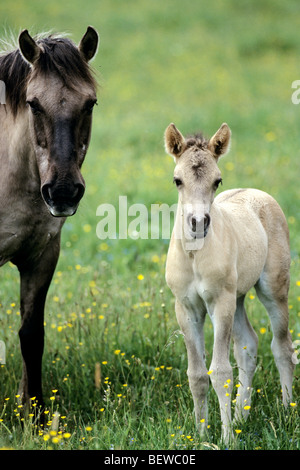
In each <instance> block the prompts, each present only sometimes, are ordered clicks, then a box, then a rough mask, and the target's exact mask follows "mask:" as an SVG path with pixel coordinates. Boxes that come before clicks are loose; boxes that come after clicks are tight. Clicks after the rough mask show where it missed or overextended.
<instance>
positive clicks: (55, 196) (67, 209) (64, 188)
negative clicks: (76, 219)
mask: <svg viewBox="0 0 300 470" xmlns="http://www.w3.org/2000/svg"><path fill="white" fill-rule="evenodd" d="M84 191H85V186H84V184H82V183H79V182H78V183H76V184H74V183H69V184H68V185H64V184H51V183H46V184H43V185H42V187H41V193H42V196H43V199H44V201H45V203H46V205H47V207H48V209H49V211H50V213H51V214H52V215H53V216H54V217H70V216H72V215H74V214H75V212H76V211H77V209H78V206H79V202H80V200H81V198H82V196H83V194H84Z"/></svg>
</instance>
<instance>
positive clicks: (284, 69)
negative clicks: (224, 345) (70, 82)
mask: <svg viewBox="0 0 300 470" xmlns="http://www.w3.org/2000/svg"><path fill="white" fill-rule="evenodd" d="M299 13H300V11H299V2H298V1H297V0H286V1H285V2H282V1H280V0H255V1H244V2H237V1H234V0H227V1H226V2H223V1H221V0H212V1H210V2H208V4H207V2H204V1H200V0H197V1H195V0H186V1H185V2H184V3H183V2H182V1H179V0H165V1H163V2H162V1H158V0H150V1H149V0H147V1H146V0H136V1H132V0H129V1H127V2H124V1H121V0H113V1H112V0H99V1H95V0H89V1H88V2H83V1H78V0H73V1H72V2H71V1H69V0H66V1H65V2H62V1H58V0H53V1H50V2H40V1H38V0H28V1H27V2H23V1H21V0H16V1H14V2H2V3H1V5H0V18H1V25H0V35H3V34H4V33H5V30H9V29H12V30H13V31H14V32H16V33H18V31H19V30H20V29H24V28H28V29H29V31H30V33H31V34H35V33H36V32H39V31H45V30H50V29H52V30H53V31H59V32H61V31H65V32H67V33H70V35H71V37H72V38H73V39H74V40H75V41H76V42H78V41H79V40H80V38H81V36H82V35H83V33H84V32H85V30H86V27H87V25H89V24H92V25H93V26H94V27H95V28H96V29H97V30H98V31H99V34H100V38H101V44H100V47H99V52H98V55H97V58H96V59H95V60H94V62H93V67H94V69H95V71H96V74H97V77H98V81H99V92H98V102H99V106H98V107H97V108H96V109H95V114H94V126H93V137H92V142H91V146H90V150H89V152H88V155H87V158H86V162H85V164H84V177H85V179H86V183H87V190H86V194H85V197H84V200H83V201H82V203H81V206H80V209H79V211H78V213H77V214H76V215H75V216H74V217H73V218H70V219H68V220H67V222H66V224H65V227H64V230H63V236H62V250H61V256H60V260H59V264H58V267H57V270H56V273H55V277H54V281H53V283H52V285H51V288H50V291H49V295H48V302H47V310H46V317H45V323H46V347H45V354H44V367H43V377H44V394H45V399H46V404H47V409H48V411H49V414H48V416H49V422H47V423H46V424H45V428H44V429H43V430H42V429H36V427H35V426H34V425H33V424H32V421H31V419H32V418H31V417H30V416H28V417H27V418H26V419H25V421H23V428H22V426H21V419H22V418H21V416H22V413H21V412H22V410H21V409H20V408H18V405H17V398H16V393H17V389H18V382H19V379H20V375H21V357H20V350H19V343H18V329H19V323H20V317H19V281H18V273H17V270H16V268H15V267H13V266H12V265H10V264H9V265H6V266H5V267H3V268H2V270H1V273H0V279H1V283H0V302H1V310H0V319H1V323H0V325H1V326H0V339H1V340H3V341H5V343H6V348H7V363H6V365H5V366H4V365H2V366H0V448H1V447H2V448H3V447H6V448H13V449H93V450H95V449H132V450H133V449H178V450H183V449H218V448H219V449H224V445H223V444H222V442H221V440H220V416H219V409H218V404H217V399H216V396H215V393H214V392H213V390H212V389H211V391H210V394H209V407H210V408H209V409H210V413H209V423H208V425H209V428H208V434H207V439H206V441H205V442H202V441H200V439H199V436H198V435H197V433H196V430H195V425H194V418H193V405H192V399H191V395H190V392H189V387H188V381H187V376H186V368H187V361H186V354H185V346H184V342H183V337H182V335H181V334H180V331H179V329H178V325H177V323H176V318H175V314H174V300H173V298H172V295H171V293H170V291H169V289H168V288H167V286H166V283H165V280H164V266H165V259H166V253H167V249H168V240H163V239H154V240H151V239H148V240H147V239H138V240H133V239H131V238H128V239H124V240H120V239H115V240H108V239H107V240H100V239H99V238H98V237H97V236H96V228H97V224H98V223H99V221H100V218H99V217H98V216H97V215H96V210H97V207H98V206H99V205H100V204H104V203H109V204H112V205H114V206H115V207H116V208H118V201H119V196H120V195H122V196H127V198H128V205H130V204H134V203H141V204H144V205H145V206H146V207H147V208H149V210H150V207H151V204H157V203H167V204H169V205H171V204H173V203H175V202H176V201H177V193H176V188H175V187H174V185H173V184H172V178H173V161H172V159H171V158H170V157H168V156H167V155H166V154H165V152H164V147H163V133H164V130H165V128H166V127H167V125H168V124H169V123H170V122H174V123H175V124H176V125H177V127H178V128H179V129H180V130H181V131H182V133H185V134H186V133H191V132H193V131H197V130H199V129H201V130H203V132H204V133H205V134H206V135H207V136H210V135H212V134H213V133H214V132H215V131H216V130H217V129H218V127H219V126H220V125H221V123H222V122H224V121H226V122H227V123H228V124H229V126H230V127H231V130H232V146H231V151H230V153H229V154H228V155H227V156H226V157H225V158H224V159H222V160H221V161H220V168H221V170H222V176H223V186H222V190H226V189H229V188H233V187H256V188H259V189H262V190H264V191H267V192H269V193H270V194H272V195H273V196H274V197H275V198H276V199H277V200H278V202H279V203H280V204H281V206H282V208H283V210H284V212H285V214H286V217H287V220H288V223H289V227H290V235H291V253H292V266H291V288H290V299H289V302H290V330H291V332H292V337H293V340H294V341H295V342H296V341H299V340H300V273H299V252H300V235H299V233H300V218H299V170H300V164H299V162H300V158H299V144H300V105H298V106H297V105H295V104H293V103H292V100H291V97H292V93H293V91H295V90H293V89H292V82H293V81H295V80H299V79H300V65H299V64H300V14H299ZM247 311H248V314H249V318H250V320H251V323H252V324H253V326H254V328H255V330H256V332H257V334H258V335H259V358H258V366H257V371H256V375H255V378H254V384H253V385H254V389H253V401H252V409H251V414H250V418H249V420H248V421H247V422H246V423H239V427H238V428H237V429H234V432H235V431H236V430H238V433H236V442H235V443H234V444H233V445H232V448H234V449H245V450H254V449H263V450H265V449H266V450H278V449H285V450H288V449H291V450H296V449H298V450H299V449H300V429H299V390H300V387H299V366H297V368H296V371H295V382H294V393H295V397H294V400H295V403H296V405H295V406H291V407H290V408H289V409H288V410H285V409H283V407H282V405H281V402H280V395H281V394H280V384H279V379H278V373H277V370H276V368H275V365H274V361H273V356H272V353H271V350H270V342H271V338H272V335H271V331H270V324H269V320H268V317H267V315H266V313H265V311H264V309H263V307H262V306H261V305H260V303H259V302H258V301H257V299H256V298H255V292H254V291H253V292H252V291H251V293H250V294H249V296H248V297H247ZM212 340H213V331H212V326H211V324H210V322H209V321H207V324H206V350H207V361H208V363H209V361H210V359H211V351H212V349H211V347H212ZM232 364H233V366H234V373H235V376H236V367H235V363H234V360H232ZM99 377H100V380H99ZM233 399H234V397H233ZM55 412H57V413H59V418H58V417H57V416H56V417H55V416H54V415H55Z"/></svg>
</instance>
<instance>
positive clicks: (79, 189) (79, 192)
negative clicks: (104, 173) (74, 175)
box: [73, 183, 85, 202]
mask: <svg viewBox="0 0 300 470" xmlns="http://www.w3.org/2000/svg"><path fill="white" fill-rule="evenodd" d="M84 191H85V187H84V185H83V184H81V183H78V184H76V185H75V190H74V194H73V198H74V199H75V200H76V201H78V202H79V201H80V199H81V198H82V196H83V195H84Z"/></svg>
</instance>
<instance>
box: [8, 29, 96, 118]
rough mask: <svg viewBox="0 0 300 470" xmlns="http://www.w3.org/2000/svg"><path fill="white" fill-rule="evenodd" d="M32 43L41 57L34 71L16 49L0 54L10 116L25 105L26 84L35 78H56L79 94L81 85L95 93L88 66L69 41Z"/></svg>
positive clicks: (58, 38)
mask: <svg viewBox="0 0 300 470" xmlns="http://www.w3.org/2000/svg"><path fill="white" fill-rule="evenodd" d="M3 43H5V42H4V41H3ZM36 43H37V44H38V45H39V46H40V48H41V49H42V53H41V54H40V56H39V59H38V60H37V61H36V63H35V64H34V67H32V66H31V65H30V64H29V63H28V62H27V61H26V60H25V59H24V57H23V56H22V54H21V52H20V51H19V49H15V50H13V51H10V52H1V53H0V80H2V81H3V82H4V83H5V86H6V102H7V104H8V105H9V106H10V108H11V110H12V112H13V114H14V116H16V115H17V113H18V111H19V109H21V108H23V107H24V106H25V104H26V87H27V83H28V80H29V79H30V78H36V77H37V76H38V75H39V74H41V75H43V76H47V75H49V74H52V75H53V74H54V75H56V76H59V78H60V80H61V81H62V82H63V84H64V85H65V86H66V87H68V88H70V89H74V90H79V91H80V89H81V87H82V85H83V84H84V83H85V84H87V85H90V86H92V87H93V88H95V89H96V81H95V79H94V77H93V75H92V71H91V69H90V67H89V65H88V63H87V62H86V61H85V60H84V59H83V58H82V56H81V54H80V52H79V50H78V48H77V46H76V45H75V44H74V43H73V42H72V41H71V40H69V39H68V38H66V37H63V36H55V35H50V36H48V37H40V36H39V37H37V38H36Z"/></svg>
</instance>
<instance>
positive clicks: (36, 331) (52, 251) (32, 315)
mask: <svg viewBox="0 0 300 470" xmlns="http://www.w3.org/2000/svg"><path fill="white" fill-rule="evenodd" d="M58 255H59V239H53V240H51V241H50V242H49V244H48V245H47V248H46V249H45V251H44V252H43V254H42V256H41V257H40V258H39V259H38V260H37V261H35V262H34V263H26V264H25V263H24V264H22V265H19V266H18V268H19V271H20V276H21V319H22V322H21V328H20V331H19V337H20V344H21V351H22V356H23V375H22V380H21V383H20V390H19V393H20V395H21V397H22V401H23V403H26V404H28V403H29V401H30V398H33V397H35V398H36V401H37V403H38V405H39V406H41V407H43V405H44V402H43V394H42V355H43V349H44V305H45V300H46V295H47V292H48V288H49V285H50V282H51V279H52V276H53V273H54V270H55V266H56V263H57V259H58Z"/></svg>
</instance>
